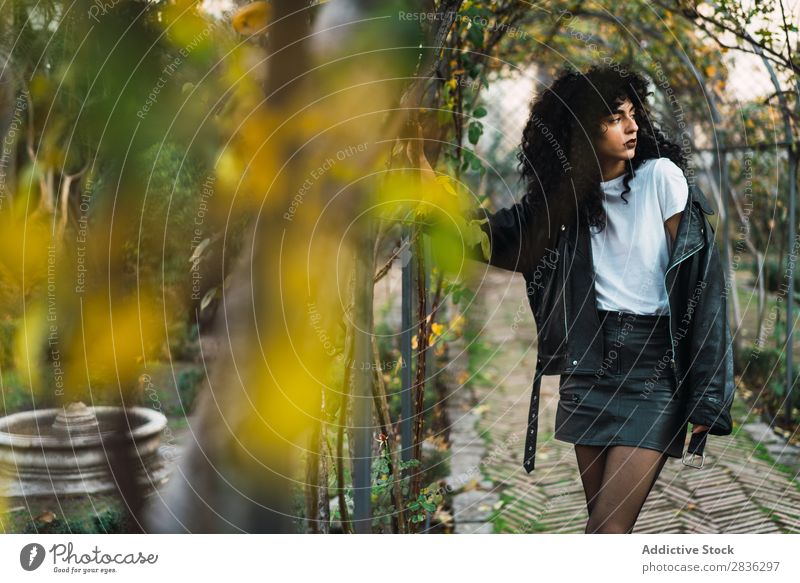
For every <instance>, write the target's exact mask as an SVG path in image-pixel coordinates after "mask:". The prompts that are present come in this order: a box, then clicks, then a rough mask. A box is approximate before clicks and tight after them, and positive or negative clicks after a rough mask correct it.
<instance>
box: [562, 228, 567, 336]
mask: <svg viewBox="0 0 800 583" xmlns="http://www.w3.org/2000/svg"><path fill="white" fill-rule="evenodd" d="M561 227H562V229H561V230H562V235H561V236H562V237H563V236H564V234H563V230H564V228H563V227H564V225H562V226H561ZM567 244H568V241H564V245H563V246H562V247H563V248H562V253H563V254H564V268H563V269H562V270H561V304H562V306H563V307H564V342H565V346H564V348H565V349H566V341H567V253H566V248H567Z"/></svg>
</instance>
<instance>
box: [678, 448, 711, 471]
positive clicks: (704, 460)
mask: <svg viewBox="0 0 800 583" xmlns="http://www.w3.org/2000/svg"><path fill="white" fill-rule="evenodd" d="M687 456H690V458H689V459H690V460H691V461H690V462H687V461H686V458H687ZM697 456H700V465H699V466H698V465H697V464H695V463H693V462H694V459H695V458H696V457H697ZM705 462H706V454H705V453H691V452H688V451H687V452H685V453H684V454H683V459H681V463H682V464H683V465H684V466H689V467H690V468H697V469H700V468H702V467H703V464H705Z"/></svg>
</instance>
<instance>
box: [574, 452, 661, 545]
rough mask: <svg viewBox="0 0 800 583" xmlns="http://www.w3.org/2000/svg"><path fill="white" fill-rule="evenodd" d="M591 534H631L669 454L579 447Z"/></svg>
mask: <svg viewBox="0 0 800 583" xmlns="http://www.w3.org/2000/svg"><path fill="white" fill-rule="evenodd" d="M575 456H576V457H577V459H578V469H579V470H580V473H581V480H582V482H583V489H584V491H585V493H586V507H587V509H588V510H589V520H588V522H587V523H586V531H585V532H587V533H630V532H631V531H632V530H633V525H634V524H635V523H636V519H637V518H638V517H639V512H640V511H641V509H642V506H644V502H645V500H647V496H648V495H649V494H650V490H652V488H653V484H655V482H656V480H657V479H658V475H659V473H661V468H663V467H664V462H666V461H667V455H666V454H665V453H661V452H659V451H656V450H653V449H645V448H641V447H629V446H625V445H615V446H610V447H603V446H594V445H576V446H575Z"/></svg>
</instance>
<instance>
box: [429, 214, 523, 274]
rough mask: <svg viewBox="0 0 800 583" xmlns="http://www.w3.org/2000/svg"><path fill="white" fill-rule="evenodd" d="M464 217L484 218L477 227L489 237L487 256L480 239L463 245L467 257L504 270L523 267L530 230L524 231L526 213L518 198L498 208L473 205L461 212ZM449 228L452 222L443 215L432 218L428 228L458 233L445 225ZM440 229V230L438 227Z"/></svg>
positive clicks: (521, 268) (466, 218)
mask: <svg viewBox="0 0 800 583" xmlns="http://www.w3.org/2000/svg"><path fill="white" fill-rule="evenodd" d="M464 219H465V220H466V221H470V220H482V219H488V221H484V222H483V223H480V225H479V226H480V228H481V230H482V231H483V232H484V233H486V235H487V236H488V237H489V251H490V253H489V258H488V259H487V258H486V257H485V256H484V254H483V250H482V248H481V244H480V242H478V243H476V244H471V245H467V246H466V251H465V254H466V256H467V257H469V258H470V259H473V260H475V261H480V262H482V263H487V264H489V265H493V266H494V267H499V268H500V269H506V270H508V271H518V272H522V271H525V270H526V269H527V267H528V265H529V262H530V259H531V253H530V245H529V244H528V241H529V240H530V236H529V235H530V233H529V232H528V215H527V214H526V213H525V207H524V205H523V203H522V202H518V203H516V204H514V205H513V206H511V207H507V208H502V209H500V210H498V211H497V212H495V213H491V212H489V211H487V210H486V209H484V208H482V207H478V208H476V209H473V210H471V211H469V212H468V213H467V215H466V216H464ZM448 224H449V225H450V228H453V223H452V221H450V220H449V219H448V218H447V217H442V216H440V217H438V218H437V219H435V220H434V224H433V225H431V227H432V228H439V229H441V228H442V227H444V230H445V231H446V232H450V233H452V235H453V236H455V237H458V233H457V232H452V231H450V230H449V229H448V228H447V225H448ZM440 232H441V231H440Z"/></svg>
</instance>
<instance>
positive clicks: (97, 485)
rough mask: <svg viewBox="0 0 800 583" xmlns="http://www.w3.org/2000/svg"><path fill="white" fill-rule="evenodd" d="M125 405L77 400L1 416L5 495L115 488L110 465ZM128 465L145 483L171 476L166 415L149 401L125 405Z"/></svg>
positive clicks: (0, 491)
mask: <svg viewBox="0 0 800 583" xmlns="http://www.w3.org/2000/svg"><path fill="white" fill-rule="evenodd" d="M121 412H122V408H120V407H109V406H106V407H101V406H98V407H87V406H85V405H84V404H83V403H72V404H70V405H68V406H67V407H65V408H61V409H40V410H38V411H26V412H23V413H15V414H13V415H9V416H7V417H3V418H2V419H0V496H4V497H28V496H53V495H55V496H58V495H70V494H93V493H101V492H111V491H114V490H115V489H116V486H115V484H114V478H113V476H112V475H111V472H110V469H109V460H110V459H111V450H110V448H111V447H113V442H112V441H111V440H112V438H114V434H115V431H114V428H115V426H116V421H115V420H116V419H117V418H118V415H120V414H121ZM126 413H127V418H126V424H127V425H128V429H127V436H126V437H127V439H128V440H130V441H129V443H132V446H131V451H132V453H131V456H132V457H131V459H130V461H129V463H130V466H129V468H130V469H131V470H132V471H134V472H135V473H136V476H137V479H138V481H139V483H140V484H141V486H142V487H143V488H145V489H152V488H155V487H157V486H159V485H160V484H161V483H162V482H163V481H164V480H165V479H166V468H165V464H164V461H163V459H162V456H160V455H159V444H160V441H161V433H162V431H163V430H164V428H165V427H166V426H167V419H166V417H164V415H162V414H161V413H159V412H158V411H153V410H151V409H147V408H144V407H132V408H128V409H126Z"/></svg>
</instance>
